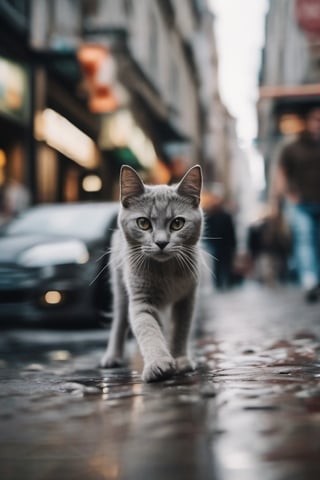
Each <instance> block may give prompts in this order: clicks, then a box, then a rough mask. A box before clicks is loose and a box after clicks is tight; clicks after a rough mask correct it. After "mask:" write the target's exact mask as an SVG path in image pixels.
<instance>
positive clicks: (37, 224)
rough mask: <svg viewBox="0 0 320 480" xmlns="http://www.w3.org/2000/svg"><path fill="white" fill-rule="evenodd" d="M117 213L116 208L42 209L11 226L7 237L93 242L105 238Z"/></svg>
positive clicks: (76, 206)
mask: <svg viewBox="0 0 320 480" xmlns="http://www.w3.org/2000/svg"><path fill="white" fill-rule="evenodd" d="M115 213H116V209H115V205H114V204H110V205H106V204H94V205H93V204H91V205H60V206H40V207H35V208H32V209H30V210H27V211H26V212H24V213H22V214H21V215H20V216H19V217H18V218H16V219H14V220H13V221H12V222H11V223H9V224H8V225H7V227H6V229H5V233H6V234H7V235H25V234H27V235H30V234H35V233H36V234H52V235H59V236H60V235H61V236H76V237H80V238H92V237H95V236H99V235H103V234H104V232H105V231H106V228H107V226H108V225H109V224H110V222H111V220H112V219H113V218H114V215H115Z"/></svg>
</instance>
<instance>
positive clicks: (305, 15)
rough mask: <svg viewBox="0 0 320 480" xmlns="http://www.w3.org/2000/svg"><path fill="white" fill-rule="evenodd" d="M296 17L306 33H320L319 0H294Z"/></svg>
mask: <svg viewBox="0 0 320 480" xmlns="http://www.w3.org/2000/svg"><path fill="white" fill-rule="evenodd" d="M296 18H297V22H298V24H299V26H300V28H301V29H302V30H304V32H305V33H306V34H309V35H310V34H311V35H315V34H316V35H320V0H296Z"/></svg>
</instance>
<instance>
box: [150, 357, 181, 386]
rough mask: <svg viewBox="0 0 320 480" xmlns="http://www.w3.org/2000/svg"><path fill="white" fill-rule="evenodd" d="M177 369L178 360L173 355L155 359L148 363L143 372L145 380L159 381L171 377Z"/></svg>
mask: <svg viewBox="0 0 320 480" xmlns="http://www.w3.org/2000/svg"><path fill="white" fill-rule="evenodd" d="M175 371H176V362H175V360H174V359H173V358H172V357H167V358H162V359H161V360H154V361H153V362H151V363H149V364H147V365H146V366H145V367H144V369H143V373H142V380H143V381H144V382H158V381H160V380H165V379H166V378H169V377H171V376H172V375H173V374H174V373H175Z"/></svg>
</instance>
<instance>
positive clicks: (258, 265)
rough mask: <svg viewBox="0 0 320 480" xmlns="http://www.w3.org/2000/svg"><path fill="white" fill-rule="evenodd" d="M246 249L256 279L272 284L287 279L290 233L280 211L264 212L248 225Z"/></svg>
mask: <svg viewBox="0 0 320 480" xmlns="http://www.w3.org/2000/svg"><path fill="white" fill-rule="evenodd" d="M248 250H249V252H250V255H251V259H252V261H253V273H254V277H255V279H256V280H258V281H259V282H261V283H266V284H267V285H269V286H274V285H276V284H277V283H278V282H284V281H286V280H287V279H288V258H289V254H290V250H291V235H290V232H289V229H288V228H287V224H286V222H285V221H284V219H283V215H282V214H281V213H280V212H279V213H278V214H277V215H275V216H271V215H269V214H268V213H266V214H265V215H263V216H262V217H261V218H260V219H259V220H258V221H256V222H255V223H253V224H252V225H251V226H250V227H249V231H248Z"/></svg>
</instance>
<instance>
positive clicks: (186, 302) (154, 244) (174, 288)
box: [101, 166, 203, 382]
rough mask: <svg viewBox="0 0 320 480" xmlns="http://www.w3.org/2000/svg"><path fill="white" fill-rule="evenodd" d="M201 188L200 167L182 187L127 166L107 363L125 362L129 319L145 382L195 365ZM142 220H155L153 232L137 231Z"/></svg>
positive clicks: (113, 262)
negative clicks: (150, 180) (191, 341)
mask: <svg viewBox="0 0 320 480" xmlns="http://www.w3.org/2000/svg"><path fill="white" fill-rule="evenodd" d="M201 185H202V175H201V168H200V167H199V166H195V167H193V168H191V169H190V170H189V171H188V172H187V173H186V175H185V176H184V178H183V179H182V180H181V182H180V183H179V184H178V185H177V186H167V185H158V186H145V185H144V184H143V183H142V180H141V179H140V177H139V176H138V174H137V173H136V172H135V171H134V170H133V169H132V168H130V167H127V166H124V167H122V170H121V175H120V191H121V208H120V213H119V218H118V226H119V229H118V230H117V231H116V232H115V233H114V235H113V239H112V246H111V256H110V266H111V272H112V287H113V293H114V305H113V307H114V308H113V315H114V318H113V323H112V327H111V332H110V339H109V343H108V347H107V350H106V352H105V354H104V356H103V358H102V360H101V366H102V367H105V368H111V367H115V366H120V365H122V364H123V355H124V344H125V338H126V331H127V327H128V321H130V326H131V328H132V331H133V333H134V335H135V337H136V339H137V341H138V345H139V348H140V351H141V354H142V357H143V360H144V370H143V374H142V378H143V380H144V381H147V382H151V381H156V380H160V379H163V378H166V377H168V376H170V375H171V374H173V373H174V372H175V371H181V370H187V369H190V368H192V364H191V361H190V360H189V358H188V352H187V346H188V335H189V331H190V326H191V320H192V316H193V311H194V304H195V296H196V289H197V285H198V278H199V269H200V265H199V264H200V246H199V240H200V236H201V231H202V221H203V220H202V211H201V208H200V206H199V201H200V191H201ZM140 217H144V218H147V219H149V221H150V222H151V224H152V230H150V229H149V230H146V231H145V230H142V229H141V228H139V226H138V225H137V219H138V218H140ZM177 217H182V218H183V219H185V223H184V225H183V227H182V228H181V229H180V230H177V231H176V230H172V224H171V222H172V220H173V219H176V218H177ZM180 223H181V222H180ZM170 225H171V227H170ZM166 243H167V245H166V246H165V247H164V245H165V244H166ZM159 245H160V246H159ZM168 320H169V321H168ZM170 320H171V321H170Z"/></svg>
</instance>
